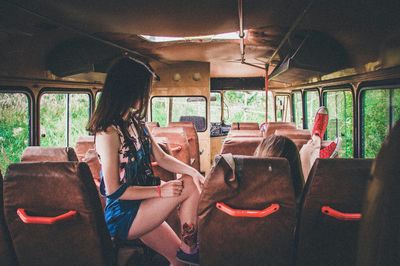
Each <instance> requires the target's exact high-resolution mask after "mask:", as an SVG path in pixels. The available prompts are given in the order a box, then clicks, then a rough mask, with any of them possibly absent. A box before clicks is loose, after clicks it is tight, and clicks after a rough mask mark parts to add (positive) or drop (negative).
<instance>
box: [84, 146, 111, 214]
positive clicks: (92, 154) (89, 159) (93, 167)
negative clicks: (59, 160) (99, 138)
mask: <svg viewBox="0 0 400 266" xmlns="http://www.w3.org/2000/svg"><path fill="white" fill-rule="evenodd" d="M82 162H85V163H87V165H88V166H89V169H90V172H91V173H92V176H93V181H94V183H95V185H96V188H97V192H98V193H99V197H100V202H101V206H102V207H103V209H104V207H105V206H106V200H105V198H104V197H102V196H101V194H100V171H101V164H100V160H99V157H98V154H97V152H96V150H95V149H89V150H88V151H87V152H86V154H85V156H84V157H83V158H82Z"/></svg>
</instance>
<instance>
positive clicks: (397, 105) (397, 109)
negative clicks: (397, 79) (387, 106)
mask: <svg viewBox="0 0 400 266" xmlns="http://www.w3.org/2000/svg"><path fill="white" fill-rule="evenodd" d="M392 107H393V123H392V124H393V125H394V124H395V123H396V122H397V121H398V120H399V119H400V89H397V90H393V101H392Z"/></svg>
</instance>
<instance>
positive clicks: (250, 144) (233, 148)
mask: <svg viewBox="0 0 400 266" xmlns="http://www.w3.org/2000/svg"><path fill="white" fill-rule="evenodd" d="M262 140H263V138H262V137H242V138H240V137H237V138H226V139H225V141H224V143H223V144H222V148H221V152H220V153H221V154H226V153H232V154H233V155H248V156H253V154H254V152H255V150H256V148H257V147H258V145H259V144H260V143H261V141H262Z"/></svg>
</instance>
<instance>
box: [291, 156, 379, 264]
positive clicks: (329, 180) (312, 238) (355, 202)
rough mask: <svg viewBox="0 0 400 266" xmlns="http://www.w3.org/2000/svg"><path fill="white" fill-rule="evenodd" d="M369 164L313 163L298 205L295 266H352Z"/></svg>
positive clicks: (357, 161)
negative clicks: (299, 207) (298, 217)
mask: <svg viewBox="0 0 400 266" xmlns="http://www.w3.org/2000/svg"><path fill="white" fill-rule="evenodd" d="M371 164H372V160H369V159H317V160H316V161H315V163H314V166H313V168H312V169H311V172H310V175H309V177H308V179H307V183H306V186H305V188H304V191H303V195H302V199H301V202H300V204H301V205H300V206H301V211H300V213H301V214H300V219H299V223H298V225H297V232H296V239H297V245H296V246H297V252H296V253H297V255H296V265H354V264H355V259H356V252H357V234H358V229H359V224H360V218H361V217H360V213H361V204H362V199H363V196H364V192H365V188H366V185H367V181H368V178H369V176H370V174H369V173H370V169H371Z"/></svg>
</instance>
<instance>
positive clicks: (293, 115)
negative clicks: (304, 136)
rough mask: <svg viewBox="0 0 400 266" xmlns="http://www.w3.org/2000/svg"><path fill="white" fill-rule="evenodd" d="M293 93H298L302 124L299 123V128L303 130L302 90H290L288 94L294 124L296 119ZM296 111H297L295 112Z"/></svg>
mask: <svg viewBox="0 0 400 266" xmlns="http://www.w3.org/2000/svg"><path fill="white" fill-rule="evenodd" d="M295 93H300V100H301V113H302V119H303V120H302V123H301V127H302V129H303V128H304V102H303V91H302V90H292V91H291V92H290V101H291V105H292V119H291V120H292V122H293V123H295V124H296V119H295V112H294V110H295V107H294V104H295V103H294V100H293V98H294V94H295ZM296 111H297V110H296Z"/></svg>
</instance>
